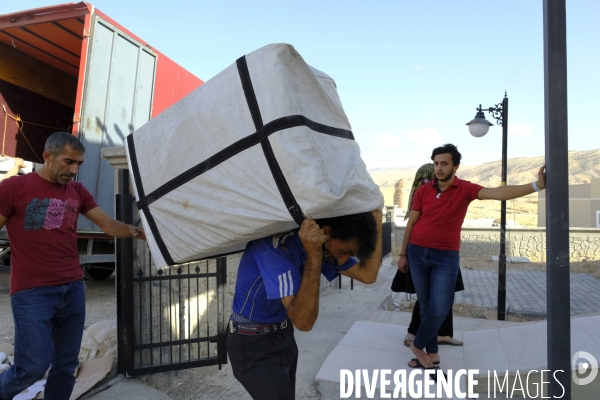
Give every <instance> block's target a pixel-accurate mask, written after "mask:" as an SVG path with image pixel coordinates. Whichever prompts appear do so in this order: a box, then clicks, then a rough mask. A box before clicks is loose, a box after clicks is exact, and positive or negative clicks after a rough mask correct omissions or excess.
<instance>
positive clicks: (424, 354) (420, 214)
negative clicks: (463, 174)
mask: <svg viewBox="0 0 600 400" xmlns="http://www.w3.org/2000/svg"><path fill="white" fill-rule="evenodd" d="M461 158H462V156H461V155H460V153H459V152H458V149H457V148H456V146H454V145H453V144H446V145H444V146H442V147H437V148H435V149H434V150H433V152H432V153H431V159H432V160H433V165H434V169H435V178H434V179H433V181H432V182H431V183H428V184H425V185H422V186H421V187H420V188H419V190H417V192H416V193H415V196H414V199H413V204H412V209H411V212H410V218H409V220H408V223H407V224H406V230H405V231H404V240H403V241H402V249H401V251H400V259H399V260H398V268H399V269H400V270H401V271H402V272H407V271H408V268H409V265H410V268H411V274H412V278H413V282H414V285H415V289H416V291H417V296H418V297H419V302H420V303H421V326H420V328H419V330H418V332H417V335H416V336H415V339H414V340H413V342H412V344H411V346H410V348H411V350H412V351H413V353H414V354H415V356H417V358H413V359H412V360H411V361H410V362H409V363H408V366H409V367H412V368H438V367H439V363H440V356H439V354H438V342H437V332H438V329H439V328H440V326H441V324H442V322H443V321H444V318H445V317H446V315H447V314H448V312H449V311H450V307H452V303H453V300H454V286H455V284H456V276H457V274H458V264H459V259H460V258H459V249H460V229H461V226H462V223H463V221H464V219H465V215H466V214H467V208H468V207H469V204H470V203H471V202H472V201H473V200H476V199H479V200H510V199H515V198H517V197H522V196H525V195H528V194H531V193H533V192H534V191H540V190H542V189H544V188H545V187H546V175H545V166H542V167H541V168H540V170H539V172H538V180H537V181H535V182H532V183H527V184H525V185H510V186H499V187H496V188H485V187H482V186H481V185H477V184H475V183H471V182H469V181H464V180H462V179H459V178H458V177H457V176H456V175H455V174H456V170H457V169H458V167H459V165H460V160H461Z"/></svg>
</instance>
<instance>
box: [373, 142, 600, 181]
mask: <svg viewBox="0 0 600 400" xmlns="http://www.w3.org/2000/svg"><path fill="white" fill-rule="evenodd" d="M543 163H544V157H522V158H509V159H508V160H507V166H508V170H507V181H508V182H507V184H509V185H518V184H524V183H528V182H531V181H533V180H535V179H536V177H537V172H538V169H539V168H540V166H541V165H542V164H543ZM418 168H419V166H412V167H403V168H378V169H372V170H369V173H370V174H371V177H372V178H373V180H374V181H375V183H377V184H378V185H379V186H380V187H381V188H382V190H383V189H384V188H394V185H395V184H396V182H397V181H398V180H399V179H405V180H408V181H410V182H412V179H413V177H414V174H415V172H416V170H417V169H418ZM500 170H501V161H500V160H498V161H492V162H489V163H485V164H481V165H473V166H468V165H461V166H460V168H459V170H458V172H457V174H456V175H457V176H458V177H460V178H461V179H466V180H469V181H472V182H476V183H479V184H480V185H483V186H499V185H500ZM593 178H600V149H596V150H586V151H577V150H575V151H570V152H569V184H571V185H575V184H582V183H589V182H590V179H593Z"/></svg>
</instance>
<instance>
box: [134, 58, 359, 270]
mask: <svg viewBox="0 0 600 400" xmlns="http://www.w3.org/2000/svg"><path fill="white" fill-rule="evenodd" d="M236 65H237V69H238V73H239V75H240V80H241V83H242V88H243V90H244V95H245V97H246V102H247V103H248V108H249V110H250V114H251V116H252V120H253V122H254V127H255V129H256V132H255V133H253V134H251V135H248V136H246V137H245V138H243V139H240V140H238V141H237V142H235V143H233V144H231V145H230V146H228V147H226V148H225V149H223V150H221V151H219V152H218V153H216V154H214V155H213V156H211V157H209V158H207V159H206V160H204V161H202V162H200V163H199V164H197V165H196V166H194V167H192V168H190V169H189V170H187V171H184V172H183V173H181V174H180V175H178V176H176V177H174V178H173V179H171V180H170V181H168V182H166V183H165V184H163V185H162V186H160V187H159V188H157V189H155V190H154V191H152V192H151V193H148V194H145V192H144V186H143V184H142V179H141V175H140V171H139V167H138V163H137V156H136V150H135V142H134V139H133V134H130V135H129V136H127V146H128V149H129V158H130V160H131V166H132V174H133V177H134V180H135V185H136V189H137V193H138V198H139V200H138V202H137V206H138V210H142V211H143V212H144V216H145V217H146V222H147V223H148V225H149V227H150V230H151V231H152V235H153V237H154V239H155V240H156V244H157V246H158V248H159V249H160V252H161V253H162V256H163V258H164V259H165V261H166V262H167V263H168V264H169V265H173V264H175V261H174V260H173V258H172V257H171V255H170V253H169V250H168V249H167V246H166V245H165V243H164V241H163V239H162V237H161V235H160V232H159V230H158V227H157V226H156V222H155V220H154V217H153V216H152V213H151V211H150V209H149V206H150V204H152V203H153V202H155V201H157V200H159V199H160V198H161V197H163V196H165V195H166V194H168V193H169V192H171V191H173V190H175V189H177V188H178V187H180V186H182V185H184V184H185V183H187V182H189V181H191V180H192V179H194V178H196V177H198V176H200V175H201V174H203V173H204V172H206V171H208V170H210V169H212V168H214V167H216V166H217V165H219V164H220V163H222V162H224V161H226V160H227V159H229V158H231V157H233V156H234V155H236V154H238V153H240V152H242V151H244V150H246V149H248V148H250V147H252V146H255V145H257V144H259V143H260V145H261V146H262V149H263V153H264V155H265V158H266V160H267V164H268V165H269V169H270V170H271V174H272V175H273V179H274V180H275V183H276V185H277V188H278V189H279V193H280V194H281V198H282V200H283V202H284V204H285V206H286V208H287V210H288V212H289V213H290V215H291V216H292V218H293V219H294V221H295V222H296V223H297V224H298V225H301V224H302V221H304V219H305V216H304V213H303V212H302V209H301V208H300V206H299V205H298V202H297V201H296V198H295V197H294V194H293V193H292V191H291V189H290V187H289V185H288V183H287V181H286V179H285V176H284V175H283V172H282V171H281V168H280V166H279V163H278V162H277V159H276V157H275V154H274V152H273V149H272V148H271V143H270V142H269V136H270V135H272V134H273V133H275V132H278V131H281V130H284V129H289V128H293V127H297V126H305V127H307V128H309V129H311V130H312V131H315V132H319V133H323V134H326V135H331V136H336V137H339V138H343V139H350V140H354V135H353V134H352V132H351V131H349V130H346V129H340V128H334V127H331V126H327V125H323V124H320V123H318V122H315V121H312V120H310V119H308V118H306V117H305V116H303V115H290V116H287V117H282V118H278V119H276V120H274V121H271V122H269V123H267V124H266V125H265V124H263V121H262V116H261V113H260V108H259V106H258V101H257V99H256V94H255V93H254V87H253V86H252V80H251V79H250V72H249V71H248V65H247V63H246V57H245V56H244V57H241V58H239V59H238V60H237V61H236ZM215 257H216V256H215Z"/></svg>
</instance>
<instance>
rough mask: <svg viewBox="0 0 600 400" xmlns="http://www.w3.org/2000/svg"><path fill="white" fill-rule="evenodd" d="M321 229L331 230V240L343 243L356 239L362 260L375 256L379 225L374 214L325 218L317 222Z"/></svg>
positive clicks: (358, 254) (358, 255)
mask: <svg viewBox="0 0 600 400" xmlns="http://www.w3.org/2000/svg"><path fill="white" fill-rule="evenodd" d="M316 222H317V224H319V226H320V227H324V226H329V227H330V228H331V238H332V239H340V240H343V241H347V240H352V239H356V241H357V242H358V253H357V254H356V256H357V257H358V258H360V259H367V258H370V257H371V256H372V255H373V252H374V251H375V247H376V245H377V223H376V222H375V217H373V213H371V212H365V213H360V214H352V215H345V216H342V217H334V218H323V219H319V220H317V221H316Z"/></svg>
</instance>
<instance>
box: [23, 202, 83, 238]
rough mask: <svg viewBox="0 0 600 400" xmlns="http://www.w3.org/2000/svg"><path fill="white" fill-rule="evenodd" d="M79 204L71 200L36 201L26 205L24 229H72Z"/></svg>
mask: <svg viewBox="0 0 600 400" xmlns="http://www.w3.org/2000/svg"><path fill="white" fill-rule="evenodd" d="M78 205H79V202H78V201H77V200H73V199H67V200H65V201H62V200H60V199H42V200H40V199H38V198H37V197H36V198H34V199H33V200H31V201H30V202H29V203H27V207H26V208H25V221H24V228H25V230H26V231H28V230H38V229H42V228H44V229H57V228H60V227H61V226H63V225H64V226H65V227H66V228H70V227H74V226H75V223H76V222H77V207H78Z"/></svg>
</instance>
